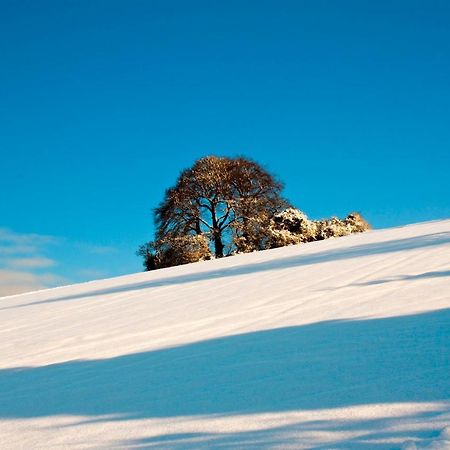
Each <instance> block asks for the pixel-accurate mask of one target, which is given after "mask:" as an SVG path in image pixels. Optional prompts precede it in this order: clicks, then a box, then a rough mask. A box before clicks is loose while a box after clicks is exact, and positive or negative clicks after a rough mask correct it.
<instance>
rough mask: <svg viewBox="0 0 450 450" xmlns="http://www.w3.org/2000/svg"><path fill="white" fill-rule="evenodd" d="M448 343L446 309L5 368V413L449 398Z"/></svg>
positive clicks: (449, 312) (223, 410) (161, 413)
mask: <svg viewBox="0 0 450 450" xmlns="http://www.w3.org/2000/svg"><path fill="white" fill-rule="evenodd" d="M449 349H450V309H444V310H439V311H434V312H430V313H424V314H417V315H411V316H400V317H392V318H382V319H372V320H352V321H345V320H344V321H329V322H321V323H316V324H311V325H305V326H294V327H286V328H279V329H273V330H265V331H258V332H253V333H246V334H241V335H235V336H229V337H223V338H219V339H212V340H207V341H202V342H197V343H193V344H188V345H182V346H179V347H174V348H168V349H163V350H157V351H148V352H143V353H136V354H130V355H125V356H120V357H116V358H110V359H100V360H88V361H83V360H82V361H69V362H65V363H61V364H53V365H48V366H43V367H23V368H14V369H4V370H0V417H2V418H17V417H21V418H28V417H43V416H52V415H59V414H62V415H82V416H101V415H111V416H114V417H115V420H125V419H133V418H152V417H177V416H185V415H203V414H205V415H210V414H252V413H263V412H279V411H291V410H313V409H322V408H334V407H345V406H352V405H367V404H375V403H377V404H378V403H387V402H388V403H391V402H432V401H441V400H446V399H448V398H449V397H450V377H449V373H450V350H449ZM97 419H98V417H96V418H94V417H93V420H97Z"/></svg>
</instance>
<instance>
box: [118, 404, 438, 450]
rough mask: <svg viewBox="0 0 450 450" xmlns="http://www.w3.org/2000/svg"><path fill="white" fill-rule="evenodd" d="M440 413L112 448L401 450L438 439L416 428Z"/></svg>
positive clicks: (182, 436)
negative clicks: (401, 446) (406, 445)
mask: <svg viewBox="0 0 450 450" xmlns="http://www.w3.org/2000/svg"><path fill="white" fill-rule="evenodd" d="M441 413H442V409H439V408H437V409H436V410H435V411H432V412H426V413H423V412H420V413H414V414H405V415H402V416H396V417H383V418H376V419H349V418H347V419H345V420H338V419H335V420H310V421H301V422H297V423H296V422H294V423H291V424H288V425H283V426H276V427H273V426H272V427H270V426H269V427H267V428H260V429H257V430H248V431H236V432H226V431H224V432H219V433H205V432H203V433H202V432H196V433H169V434H163V435H159V436H150V437H147V438H141V439H129V440H126V441H121V442H119V443H117V447H114V446H113V447H112V448H129V449H152V448H157V449H160V450H169V449H170V450H209V449H219V448H220V449H229V450H234V449H236V448H245V449H246V450H261V449H273V448H292V444H293V443H294V442H301V443H302V448H310V449H312V450H330V449H336V450H337V449H341V450H351V449H355V450H356V449H357V450H382V449H383V450H388V449H389V450H392V449H397V450H398V448H399V446H398V445H397V446H396V445H395V444H393V442H395V441H397V442H402V443H403V442H405V441H408V440H410V439H411V437H414V439H415V440H417V439H430V438H431V439H432V438H435V437H436V435H437V433H436V431H435V430H433V429H432V426H430V425H428V426H426V425H423V426H417V422H419V423H420V422H423V421H426V420H429V421H432V420H436V418H438V417H439V415H440V414H441ZM398 425H400V428H401V431H399V430H396V429H395V427H396V426H398ZM321 434H322V435H321ZM323 434H325V436H324V435H323ZM352 434H353V436H352ZM318 436H320V437H318ZM327 440H328V442H327ZM318 441H319V442H320V441H325V443H322V444H320V443H318Z"/></svg>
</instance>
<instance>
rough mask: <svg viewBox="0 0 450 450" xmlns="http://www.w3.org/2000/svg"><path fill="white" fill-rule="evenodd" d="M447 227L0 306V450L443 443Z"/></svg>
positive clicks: (316, 246)
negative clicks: (11, 449) (18, 449)
mask: <svg viewBox="0 0 450 450" xmlns="http://www.w3.org/2000/svg"><path fill="white" fill-rule="evenodd" d="M449 426H450V220H444V221H437V222H428V223H422V224H417V225H411V226H407V227H401V228H393V229H387V230H378V231H372V232H369V233H366V234H361V235H352V236H347V237H343V238H338V239H330V240H327V241H321V242H314V243H311V244H304V245H299V246H291V247H285V248H281V249H276V250H269V251H264V252H258V253H252V254H247V255H238V256H234V257H230V258H225V259H221V260H215V261H207V262H202V263H197V264H190V265H187V266H180V267H174V268H170V269H164V270H159V271H155V272H150V273H138V274H134V275H130V276H124V277H119V278H114V279H109V280H101V281H94V282H90V283H84V284H79V285H74V286H66V287H62V288H56V289H50V290H45V291H40V292H35V293H28V294H22V295H16V296H10V297H4V298H2V299H0V448H1V449H10V448H22V449H40V448H42V449H43V448H45V449H48V448H112V449H114V448H158V449H177V450H178V449H183V450H184V449H196V450H197V449H199V450H202V449H209V448H212V449H214V448H217V449H239V448H243V449H269V448H270V449H272V448H273V449H275V448H279V449H371V450H372V449H404V450H412V449H449V448H450V446H449V445H450V444H449V442H450V438H449V436H450V431H449V430H450V429H449V428H448V427H449Z"/></svg>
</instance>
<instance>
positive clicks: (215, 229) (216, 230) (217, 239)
mask: <svg viewBox="0 0 450 450" xmlns="http://www.w3.org/2000/svg"><path fill="white" fill-rule="evenodd" d="M211 206H212V208H211V219H212V233H213V239H214V253H215V255H216V258H222V257H223V249H224V245H223V242H222V231H221V230H220V227H219V223H218V222H217V217H216V205H214V204H212V205H211Z"/></svg>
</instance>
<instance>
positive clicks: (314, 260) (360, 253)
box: [0, 232, 450, 309]
mask: <svg viewBox="0 0 450 450" xmlns="http://www.w3.org/2000/svg"><path fill="white" fill-rule="evenodd" d="M447 243H450V233H448V232H444V233H433V234H427V235H424V236H417V237H412V238H405V239H396V240H392V241H387V242H376V243H372V244H364V245H356V246H353V247H345V248H341V249H335V250H328V251H322V252H317V253H312V254H306V255H305V254H302V253H300V254H298V255H295V256H290V257H285V258H277V259H274V260H269V261H264V262H259V263H252V264H246V265H239V266H236V267H227V268H223V269H219V270H218V269H215V270H209V271H203V272H199V271H195V272H193V273H188V274H185V275H176V276H169V277H164V275H165V274H166V273H167V272H166V270H171V269H163V270H160V271H155V272H152V276H153V277H155V278H153V279H151V280H149V281H145V282H139V283H129V284H126V285H123V284H120V285H118V286H111V287H108V288H104V289H95V288H94V289H92V288H89V287H87V290H86V291H85V292H81V293H80V292H78V293H76V294H73V295H63V296H57V297H53V298H49V299H46V300H41V301H37V302H30V303H25V304H22V305H14V306H9V307H4V308H0V309H11V308H20V307H25V306H29V305H39V304H45V303H54V302H59V301H65V300H78V299H80V298H86V297H97V296H104V295H108V294H116V293H120V292H131V291H136V290H141V289H149V288H157V287H162V286H170V285H180V284H185V283H192V282H198V281H204V280H210V279H214V278H222V277H231V276H236V275H246V274H251V273H255V272H264V271H268V270H277V269H286V268H290V267H296V266H299V267H300V266H308V265H311V264H319V263H324V262H330V261H336V260H344V259H350V258H358V257H364V256H370V255H378V254H383V253H392V252H399V251H405V250H413V249H417V248H425V247H432V246H438V245H443V244H447ZM302 248H303V245H302ZM192 267H195V266H192ZM159 274H161V276H162V277H161V278H158V275H159ZM49 295H53V292H49Z"/></svg>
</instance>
